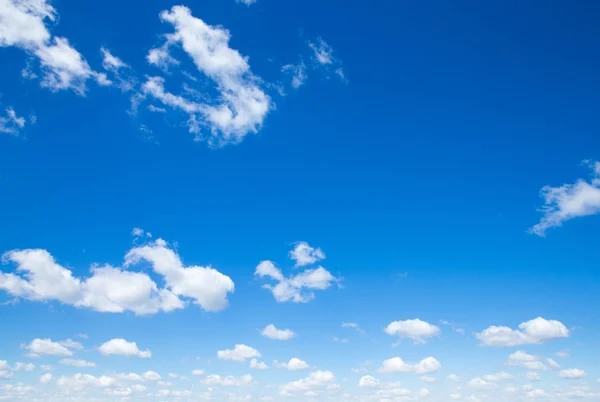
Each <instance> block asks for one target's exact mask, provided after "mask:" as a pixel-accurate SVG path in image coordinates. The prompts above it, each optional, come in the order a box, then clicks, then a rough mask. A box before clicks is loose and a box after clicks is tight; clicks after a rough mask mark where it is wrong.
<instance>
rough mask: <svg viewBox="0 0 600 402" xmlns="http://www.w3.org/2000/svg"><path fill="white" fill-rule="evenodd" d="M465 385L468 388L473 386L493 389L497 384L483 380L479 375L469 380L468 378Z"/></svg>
mask: <svg viewBox="0 0 600 402" xmlns="http://www.w3.org/2000/svg"><path fill="white" fill-rule="evenodd" d="M467 385H468V386H469V387H470V388H475V389H495V388H496V387H497V386H498V385H496V384H494V383H492V382H489V381H485V380H484V379H482V378H480V377H475V378H472V379H471V380H469V382H468V383H467Z"/></svg>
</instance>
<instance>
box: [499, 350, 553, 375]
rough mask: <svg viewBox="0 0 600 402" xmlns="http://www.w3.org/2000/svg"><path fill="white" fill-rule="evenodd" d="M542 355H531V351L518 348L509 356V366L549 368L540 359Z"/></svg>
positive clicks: (534, 368) (533, 368) (535, 368)
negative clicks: (527, 351)
mask: <svg viewBox="0 0 600 402" xmlns="http://www.w3.org/2000/svg"><path fill="white" fill-rule="evenodd" d="M540 360H541V357H540V356H534V355H530V354H529V353H526V352H523V351H521V350H518V351H516V352H514V353H512V354H511V355H509V356H508V362H507V363H508V365H509V366H520V367H525V368H526V369H528V370H542V371H546V370H548V367H547V366H546V365H545V364H544V363H543V362H541V361H540Z"/></svg>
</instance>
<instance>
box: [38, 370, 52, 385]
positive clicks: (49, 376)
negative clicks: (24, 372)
mask: <svg viewBox="0 0 600 402" xmlns="http://www.w3.org/2000/svg"><path fill="white" fill-rule="evenodd" d="M52 378H53V376H52V374H50V373H46V374H42V375H41V376H40V383H42V384H48V383H49V382H50V381H52Z"/></svg>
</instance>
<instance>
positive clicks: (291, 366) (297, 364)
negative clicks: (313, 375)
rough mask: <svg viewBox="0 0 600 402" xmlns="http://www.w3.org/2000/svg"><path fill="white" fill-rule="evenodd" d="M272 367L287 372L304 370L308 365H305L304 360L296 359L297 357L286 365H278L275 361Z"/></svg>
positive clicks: (283, 363)
mask: <svg viewBox="0 0 600 402" xmlns="http://www.w3.org/2000/svg"><path fill="white" fill-rule="evenodd" d="M273 365H274V366H275V367H277V368H281V369H286V370H289V371H298V370H306V369H308V368H309V367H310V366H309V365H308V363H306V362H305V361H304V360H300V359H298V358H297V357H292V358H291V359H290V360H289V361H288V362H287V363H285V362H282V363H280V362H278V361H277V360H275V361H274V362H273Z"/></svg>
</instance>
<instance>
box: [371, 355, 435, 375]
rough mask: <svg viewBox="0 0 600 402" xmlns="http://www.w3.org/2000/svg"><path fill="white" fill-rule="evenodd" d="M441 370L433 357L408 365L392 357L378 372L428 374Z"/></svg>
mask: <svg viewBox="0 0 600 402" xmlns="http://www.w3.org/2000/svg"><path fill="white" fill-rule="evenodd" d="M441 368H442V365H441V363H440V362H439V361H438V360H437V359H435V358H433V357H428V358H425V359H423V360H421V361H420V362H418V363H416V364H409V363H406V362H404V360H402V359H401V358H399V357H393V358H391V359H388V360H385V361H384V362H383V365H382V366H381V367H380V368H379V370H378V371H379V372H380V373H415V374H428V373H433V372H435V371H438V370H439V369H441Z"/></svg>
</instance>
